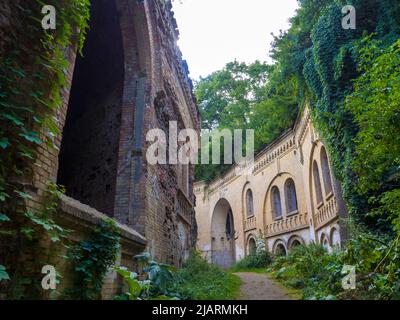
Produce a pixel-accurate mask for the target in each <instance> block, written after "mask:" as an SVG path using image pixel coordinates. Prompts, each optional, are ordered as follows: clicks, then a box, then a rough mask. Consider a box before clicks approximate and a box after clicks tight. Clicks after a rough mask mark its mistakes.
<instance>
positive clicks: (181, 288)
mask: <svg viewBox="0 0 400 320" xmlns="http://www.w3.org/2000/svg"><path fill="white" fill-rule="evenodd" d="M240 283H241V282H240V279H239V278H238V277H237V276H235V275H232V274H230V273H228V272H224V271H222V270H221V269H220V268H218V267H217V266H214V265H210V264H208V263H207V261H205V260H203V259H202V258H201V257H200V256H199V255H198V254H196V253H194V254H192V255H191V257H190V258H189V259H188V261H187V262H186V263H185V264H184V266H183V268H182V269H181V270H178V271H177V272H176V273H175V275H174V284H173V287H172V289H171V292H174V293H176V294H177V295H178V296H179V297H180V298H182V299H184V300H234V299H236V298H237V296H238V294H239V289H240Z"/></svg>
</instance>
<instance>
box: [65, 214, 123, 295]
mask: <svg viewBox="0 0 400 320" xmlns="http://www.w3.org/2000/svg"><path fill="white" fill-rule="evenodd" d="M119 242H120V236H119V233H118V228H117V227H116V225H115V222H113V221H112V220H104V221H101V222H100V224H99V225H97V226H96V227H95V229H94V231H93V234H92V235H91V236H90V237H89V239H88V240H85V241H80V242H79V243H78V244H76V245H74V246H72V247H71V248H70V250H69V252H68V256H67V259H68V260H69V261H70V262H71V264H72V266H73V271H74V274H75V279H74V280H75V281H74V286H73V288H70V289H67V290H65V292H64V293H63V295H64V297H65V298H68V299H79V300H99V299H100V298H101V289H102V286H103V280H104V277H105V275H106V273H107V272H108V271H109V270H110V268H111V267H112V266H114V263H115V260H116V258H117V253H118V250H119V248H120V244H119Z"/></svg>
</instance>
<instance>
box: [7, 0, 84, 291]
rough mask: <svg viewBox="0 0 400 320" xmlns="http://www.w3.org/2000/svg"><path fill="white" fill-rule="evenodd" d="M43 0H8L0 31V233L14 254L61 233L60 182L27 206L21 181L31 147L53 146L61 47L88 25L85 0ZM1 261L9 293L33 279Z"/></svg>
mask: <svg viewBox="0 0 400 320" xmlns="http://www.w3.org/2000/svg"><path fill="white" fill-rule="evenodd" d="M45 4H47V5H54V6H55V8H56V10H57V28H56V30H48V31H45V30H44V29H43V28H42V26H41V20H42V18H43V14H42V13H41V10H42V7H43V5H45ZM45 4H44V3H43V2H42V1H41V0H34V1H9V2H8V5H9V6H10V12H12V18H11V19H10V23H11V25H10V27H9V29H8V31H6V32H5V34H6V37H5V38H4V39H2V44H3V46H2V49H4V51H3V52H1V55H2V57H1V60H0V150H1V152H0V227H1V230H0V236H1V239H0V241H5V242H6V241H7V242H10V243H14V244H15V246H14V248H13V249H11V250H10V251H11V254H13V255H14V256H15V257H14V259H15V260H16V261H17V260H18V255H19V254H23V250H22V248H25V249H27V248H28V247H29V248H30V249H31V252H34V251H35V250H36V249H37V248H36V247H35V245H36V244H37V243H38V242H39V239H41V238H42V237H46V236H49V237H50V239H51V240H52V241H53V242H58V241H60V240H61V238H62V237H63V236H64V234H65V230H62V228H60V227H59V226H58V225H57V224H56V223H55V222H54V220H53V217H52V215H53V214H54V212H55V210H56V206H57V205H58V199H56V198H57V193H58V192H59V191H60V190H56V187H55V186H51V185H50V186H49V189H48V191H49V192H47V194H46V197H47V199H45V204H44V206H43V208H42V209H41V210H40V211H39V212H32V211H29V210H27V209H26V203H27V202H29V201H31V200H32V197H31V196H30V195H29V194H28V193H27V192H26V190H25V186H26V185H27V184H28V182H29V181H30V180H32V178H33V174H32V172H33V171H32V168H33V164H34V162H35V160H36V154H37V149H38V148H39V146H43V147H47V148H52V147H54V140H55V137H56V135H58V134H59V130H58V123H57V122H56V119H55V117H54V116H55V113H56V110H57V108H59V107H60V106H61V89H62V88H63V86H64V85H65V80H66V71H67V68H68V62H67V60H66V52H67V51H66V49H67V48H68V47H69V46H70V45H75V44H76V46H77V47H80V48H81V47H82V44H83V40H84V36H85V33H86V30H87V28H88V24H87V20H88V18H89V0H71V1H57V0H49V1H47V2H46V3H45ZM78 30H79V31H80V32H79V34H77V31H78ZM17 207H18V210H17V209H16V208H17ZM7 268H8V270H9V272H10V275H11V277H12V281H10V285H9V287H11V289H12V291H15V292H17V291H18V294H17V295H14V297H15V298H21V297H28V296H27V295H26V294H25V293H24V292H23V291H24V288H27V290H28V291H29V290H30V289H29V287H32V281H34V280H33V279H35V277H37V275H36V274H35V270H32V268H26V270H23V268H18V267H17V263H16V262H14V263H13V264H12V265H7ZM28 269H29V270H28ZM14 289H15V290H14ZM32 297H35V298H36V297H37V296H32Z"/></svg>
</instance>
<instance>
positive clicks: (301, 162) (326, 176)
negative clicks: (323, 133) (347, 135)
mask: <svg viewBox="0 0 400 320" xmlns="http://www.w3.org/2000/svg"><path fill="white" fill-rule="evenodd" d="M195 195H196V200H197V201H196V204H197V205H196V220H197V224H198V229H199V236H198V242H197V245H198V248H199V250H200V251H201V252H202V253H203V255H204V257H205V258H206V259H207V260H208V261H210V262H212V263H215V264H218V265H220V266H222V267H224V268H228V267H230V266H232V264H234V263H235V262H236V261H239V260H241V259H242V258H243V257H245V256H247V255H249V254H252V253H254V252H255V251H256V249H257V246H258V245H259V242H260V241H261V242H262V244H263V246H265V248H266V249H267V250H269V251H270V252H272V253H273V254H275V255H286V254H287V252H288V250H290V249H291V248H293V247H294V246H296V245H300V244H309V243H317V244H321V245H323V246H324V247H325V248H327V250H328V251H329V250H332V249H333V248H334V247H335V246H341V244H342V242H343V241H344V240H345V239H346V226H345V225H344V223H343V220H342V219H341V218H346V217H347V210H346V206H345V204H344V202H343V199H342V193H341V190H340V185H339V184H338V182H337V181H336V180H335V177H334V175H333V172H332V168H331V164H330V161H329V155H328V153H327V150H326V148H325V147H324V143H323V139H322V138H321V137H320V136H319V135H318V132H317V131H316V130H315V128H314V127H313V125H312V122H311V116H310V110H309V108H307V107H306V108H305V109H304V110H303V112H302V113H301V114H300V115H299V117H298V119H297V121H296V123H295V125H294V126H293V128H291V129H289V130H288V131H287V132H285V133H284V134H283V135H282V136H281V137H280V138H278V139H277V140H276V141H274V142H273V143H272V144H270V145H269V146H267V147H266V148H265V149H264V150H262V151H261V152H260V153H259V154H258V155H256V157H255V161H254V163H249V164H248V165H242V166H237V165H236V166H233V167H232V168H231V169H230V170H229V171H228V172H227V173H225V174H224V176H223V177H221V178H218V179H215V180H214V181H212V182H211V183H209V184H206V183H204V182H197V183H196V184H195Z"/></svg>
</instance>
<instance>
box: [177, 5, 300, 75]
mask: <svg viewBox="0 0 400 320" xmlns="http://www.w3.org/2000/svg"><path fill="white" fill-rule="evenodd" d="M173 6H174V11H175V18H176V20H177V22H178V26H179V31H180V40H179V47H180V48H181V50H182V53H183V58H184V59H186V60H187V61H188V64H189V69H190V73H191V74H190V75H191V77H192V78H193V79H198V78H199V76H203V77H204V76H207V75H209V74H210V73H212V72H213V71H216V70H220V69H222V68H223V67H224V66H225V64H226V63H228V62H231V61H233V60H235V59H236V60H238V61H240V62H247V63H251V62H253V61H255V60H260V61H270V58H269V51H270V43H271V41H272V39H273V38H272V36H271V32H273V33H274V34H279V30H281V29H282V30H287V29H288V28H289V22H288V20H289V18H290V17H292V16H293V15H294V13H295V10H296V9H297V7H298V6H297V1H296V0H174V1H173Z"/></svg>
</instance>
